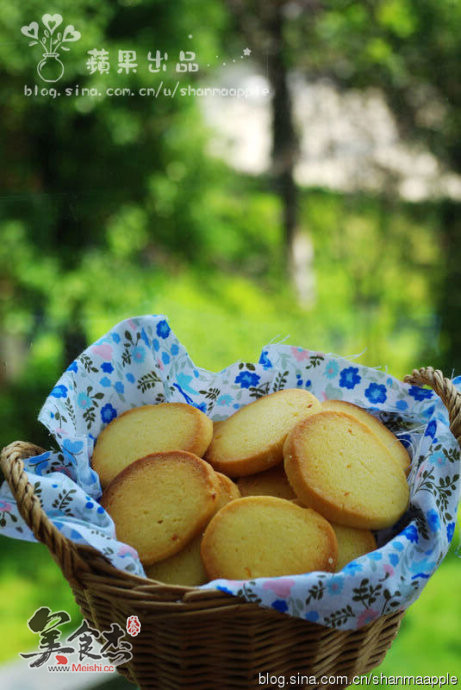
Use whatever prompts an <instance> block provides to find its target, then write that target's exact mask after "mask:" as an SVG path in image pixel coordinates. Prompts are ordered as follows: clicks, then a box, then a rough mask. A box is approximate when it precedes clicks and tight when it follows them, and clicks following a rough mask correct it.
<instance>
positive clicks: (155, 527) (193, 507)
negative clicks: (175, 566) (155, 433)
mask: <svg viewBox="0 0 461 690" xmlns="http://www.w3.org/2000/svg"><path fill="white" fill-rule="evenodd" d="M218 493H219V483H218V479H217V477H216V473H215V472H214V470H213V468H212V467H211V465H209V464H208V463H207V462H205V461H204V460H202V459H201V458H199V457H197V456H196V455H193V454H192V453H188V452H186V451H169V452H165V453H154V454H152V455H149V456H147V457H145V458H141V459H139V460H137V461H136V462H134V463H132V464H131V465H129V466H128V467H126V468H125V469H124V470H122V472H120V474H118V475H117V476H116V477H115V478H114V479H113V481H112V482H111V483H110V484H109V486H108V487H107V488H106V490H105V491H104V493H103V496H102V498H101V505H103V506H104V507H105V508H106V510H107V512H108V513H109V515H110V516H111V517H112V519H113V520H114V523H115V526H116V533H117V538H118V539H119V540H120V541H123V542H125V543H127V544H129V545H130V546H132V547H133V548H135V549H136V550H137V551H138V553H139V557H140V559H141V561H142V562H143V564H146V565H151V564H152V563H155V562H156V561H160V560H163V559H165V558H168V557H169V556H172V555H174V554H175V553H178V551H180V550H181V549H182V548H183V547H184V546H185V545H186V544H187V543H188V542H189V541H191V540H192V539H193V538H194V537H195V536H196V535H197V534H199V533H200V532H201V530H202V529H203V528H204V527H205V525H206V524H207V522H208V520H209V519H210V517H211V516H212V515H213V514H214V513H215V511H216V506H217V501H218Z"/></svg>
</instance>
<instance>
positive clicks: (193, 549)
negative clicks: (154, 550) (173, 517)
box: [145, 472, 240, 587]
mask: <svg viewBox="0 0 461 690" xmlns="http://www.w3.org/2000/svg"><path fill="white" fill-rule="evenodd" d="M216 477H217V478H218V484H219V493H218V498H217V502H216V507H215V511H216V512H217V511H218V510H220V509H221V508H223V507H224V506H225V505H226V504H227V503H229V501H233V500H235V499H236V498H240V492H239V490H238V488H237V486H236V484H234V482H233V481H232V480H231V479H229V477H226V476H225V475H224V474H220V473H219V472H216ZM201 543H202V534H201V533H200V534H198V535H197V536H196V537H194V538H193V539H192V541H191V542H189V544H186V546H185V547H184V548H183V549H181V551H179V553H176V554H175V555H174V556H170V558H166V559H165V560H163V561H159V562H157V563H154V564H153V565H150V566H146V568H145V571H146V575H147V576H148V577H150V578H152V579H153V580H159V581H160V582H167V583H169V584H175V585H185V586H189V587H198V586H199V585H203V584H204V583H205V582H206V581H207V575H206V572H205V568H204V566H203V562H202V557H201V555H200V546H201Z"/></svg>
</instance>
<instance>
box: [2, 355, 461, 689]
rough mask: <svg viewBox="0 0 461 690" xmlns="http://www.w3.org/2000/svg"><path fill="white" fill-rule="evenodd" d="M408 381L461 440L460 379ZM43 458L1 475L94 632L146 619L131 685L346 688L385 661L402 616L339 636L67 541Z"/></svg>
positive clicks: (30, 451) (14, 457)
mask: <svg viewBox="0 0 461 690" xmlns="http://www.w3.org/2000/svg"><path fill="white" fill-rule="evenodd" d="M405 380H406V381H407V382H409V383H412V384H415V385H429V386H431V387H432V388H433V389H434V391H435V392H436V393H437V395H439V396H440V398H441V399H442V401H443V403H444V404H445V406H446V407H447V409H448V412H449V417H450V428H451V430H452V432H453V434H454V436H455V437H456V439H457V440H458V442H459V443H460V442H461V394H459V393H458V392H457V391H456V389H455V387H454V386H453V384H452V383H451V381H449V380H448V379H446V378H444V376H443V374H442V373H441V372H440V371H434V370H433V369H432V368H425V369H420V370H414V371H413V373H412V375H411V376H407V377H406V379H405ZM42 452H43V450H42V449H41V448H39V447H38V446H35V445H32V444H30V443H23V442H21V441H17V442H15V443H12V444H10V445H9V446H7V447H6V448H4V449H3V451H2V454H1V468H2V470H3V473H4V475H5V478H6V480H7V481H8V484H9V486H10V487H11V491H12V493H13V496H14V497H15V499H16V501H17V504H18V509H19V511H20V513H21V515H22V517H23V518H24V520H25V522H26V523H27V525H28V526H29V527H30V529H31V530H32V531H33V533H34V535H35V537H36V538H37V539H38V541H40V542H43V543H44V544H46V546H47V547H48V549H49V551H50V553H51V555H52V556H53V558H54V560H55V561H56V562H57V563H58V565H59V566H60V568H61V570H62V572H63V574H64V576H65V577H66V579H67V580H68V582H69V584H70V586H71V587H72V591H73V593H74V596H75V599H76V601H77V603H78V605H79V606H80V609H81V611H82V614H83V616H84V617H85V618H86V619H87V621H88V622H89V623H90V625H91V626H92V627H94V628H97V629H99V630H101V631H103V630H107V629H108V628H110V624H111V623H119V624H120V625H121V626H122V628H125V625H126V619H127V617H128V616H131V615H137V616H138V618H139V620H140V622H141V626H142V627H141V633H140V634H139V635H138V636H137V637H135V638H132V640H131V641H132V644H133V659H132V660H131V661H130V662H129V663H127V664H126V665H124V666H119V667H118V669H117V670H118V671H119V672H120V673H122V674H123V675H124V676H126V678H127V679H128V680H130V681H131V682H133V683H136V684H137V685H139V686H140V687H141V688H155V689H156V690H179V689H181V690H182V689H185V688H190V689H191V690H216V689H217V688H219V689H220V690H227V689H228V690H233V689H235V690H237V689H239V690H247V689H249V688H262V687H274V686H273V685H270V686H269V685H264V684H260V682H259V680H260V679H259V674H264V675H265V674H267V673H269V674H270V675H275V676H289V675H290V674H297V673H300V674H303V675H305V676H315V677H316V679H317V680H318V682H319V684H320V682H321V678H322V676H327V677H329V676H336V680H333V679H330V680H329V681H328V680H327V679H325V678H324V679H323V681H322V685H326V686H327V687H334V686H339V685H340V686H342V687H345V686H346V685H348V684H349V683H350V681H351V679H352V677H353V676H354V675H359V674H363V673H366V672H368V671H370V670H371V669H372V668H375V667H376V666H377V665H379V664H380V663H381V661H382V660H383V658H384V656H385V654H386V652H387V650H388V649H389V647H390V645H391V643H392V640H393V639H394V637H395V636H396V634H397V632H398V629H399V626H400V621H401V618H402V616H403V613H402V612H396V613H393V614H390V615H386V616H382V617H381V618H379V619H377V620H376V621H374V622H373V623H370V624H369V625H366V626H365V627H363V628H360V629H359V630H353V631H343V630H335V629H331V628H326V627H323V626H321V625H317V624H315V623H310V622H307V621H303V620H301V619H299V618H294V617H290V616H287V615H284V614H281V613H278V612H276V611H273V610H272V609H265V608H261V607H260V606H258V605H257V604H252V603H248V602H246V601H244V600H241V599H238V598H236V597H233V596H232V595H229V594H225V593H222V592H212V591H201V590H199V589H197V588H194V587H182V586H172V585H165V584H163V583H159V582H155V581H153V580H148V579H147V580H146V579H143V578H141V577H137V576H134V575H130V574H128V573H126V572H123V571H121V570H117V569H116V568H114V567H113V566H112V565H111V564H110V563H109V562H108V561H107V560H106V559H105V558H104V557H103V556H102V555H101V554H100V553H99V552H98V551H96V550H95V549H93V548H92V547H89V546H83V545H79V544H75V543H73V542H72V541H70V540H69V539H67V538H65V537H64V536H63V535H62V534H61V533H60V532H59V531H58V530H57V528H56V527H55V526H54V525H53V524H52V523H51V522H50V520H49V519H48V517H47V516H46V514H45V513H44V511H43V510H42V508H41V505H40V501H39V499H38V498H37V496H35V494H34V489H33V488H32V486H31V484H30V483H29V482H28V480H27V475H26V473H25V472H24V465H23V462H22V459H24V458H27V457H31V456H33V455H38V454H40V453H42ZM338 676H341V677H342V680H340V679H339V678H338ZM297 687H301V686H300V685H297ZM304 687H314V686H312V685H311V686H307V685H305V686H304Z"/></svg>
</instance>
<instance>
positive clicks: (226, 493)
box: [215, 472, 241, 511]
mask: <svg viewBox="0 0 461 690" xmlns="http://www.w3.org/2000/svg"><path fill="white" fill-rule="evenodd" d="M215 474H216V476H217V478H218V482H219V495H218V505H217V508H216V511H218V510H220V509H221V508H223V507H224V506H225V505H226V504H227V503H229V501H235V499H237V498H240V497H241V495H240V491H239V488H238V486H237V484H235V483H234V482H233V481H232V479H230V478H229V477H226V475H225V474H221V472H215Z"/></svg>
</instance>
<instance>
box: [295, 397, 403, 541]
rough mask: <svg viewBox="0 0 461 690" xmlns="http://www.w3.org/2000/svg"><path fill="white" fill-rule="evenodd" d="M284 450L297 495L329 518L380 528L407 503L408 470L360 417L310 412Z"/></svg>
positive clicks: (393, 521)
mask: <svg viewBox="0 0 461 690" xmlns="http://www.w3.org/2000/svg"><path fill="white" fill-rule="evenodd" d="M284 456H285V471H286V473H287V477H288V480H289V482H290V484H291V486H292V487H293V490H294V491H295V493H296V495H297V496H298V498H299V499H300V500H301V502H302V503H304V504H305V505H308V506H309V507H311V508H313V509H314V510H317V511H318V512H319V513H320V514H321V515H323V516H324V517H325V518H327V520H330V522H337V523H338V524H340V525H347V526H349V527H360V528H364V529H381V528H383V527H389V526H390V525H393V524H394V523H395V522H396V521H397V520H398V519H399V518H400V517H401V515H402V514H403V513H404V512H405V510H406V508H407V506H408V500H409V488H408V484H407V481H406V477H405V473H404V471H403V470H402V468H401V466H400V465H399V464H398V463H397V462H395V460H394V459H393V458H392V457H391V455H390V453H389V451H388V450H387V448H385V446H384V445H383V444H382V443H381V441H380V440H379V439H378V438H377V436H376V435H375V434H374V433H373V432H372V431H370V429H369V428H368V427H367V426H365V425H364V424H362V423H361V422H359V420H358V419H357V418H356V417H352V416H351V415H348V414H344V413H342V412H333V411H329V410H326V411H325V412H319V413H318V414H316V415H312V416H311V417H309V418H307V419H305V420H303V421H302V422H300V423H299V424H298V425H297V426H296V427H295V428H294V429H293V430H292V432H291V433H290V434H289V436H288V438H287V440H286V442H285V447H284Z"/></svg>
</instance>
